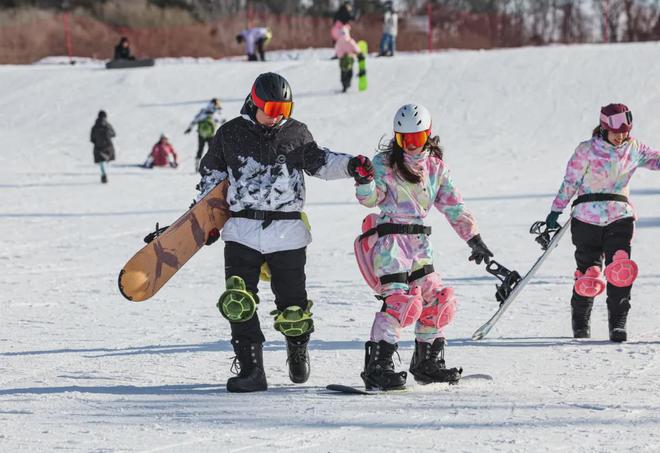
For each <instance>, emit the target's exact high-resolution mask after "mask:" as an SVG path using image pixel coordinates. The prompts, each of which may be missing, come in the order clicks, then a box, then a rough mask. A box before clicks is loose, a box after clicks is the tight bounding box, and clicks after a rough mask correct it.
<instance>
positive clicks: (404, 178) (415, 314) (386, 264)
mask: <svg viewBox="0 0 660 453" xmlns="http://www.w3.org/2000/svg"><path fill="white" fill-rule="evenodd" d="M373 167H374V170H375V178H374V180H373V181H369V182H367V183H366V184H360V185H357V187H356V196H357V199H358V201H359V202H360V203H361V204H362V205H364V206H366V207H369V208H374V207H378V208H379V209H380V214H370V215H369V216H367V218H366V219H365V220H364V222H365V223H364V225H363V226H367V227H366V228H363V231H364V230H367V231H366V232H365V233H364V234H363V235H362V236H361V238H360V240H361V241H368V242H367V244H368V248H369V249H370V251H369V252H368V253H364V254H363V253H360V252H359V250H363V249H362V248H358V247H356V257H357V258H358V264H359V265H360V269H361V270H362V273H363V274H366V273H370V274H371V275H372V279H373V282H374V283H373V284H371V283H370V285H371V286H372V288H374V289H375V290H376V291H377V292H378V293H379V296H378V298H379V299H380V300H382V301H383V306H382V308H381V311H380V312H378V313H376V315H375V319H374V322H373V325H372V328H371V338H370V340H369V341H368V342H367V343H366V344H365V364H364V371H363V372H362V373H361V377H362V379H363V381H364V384H365V386H366V388H367V389H380V390H393V389H399V388H403V387H404V386H405V383H406V377H407V373H406V372H405V371H402V372H396V371H395V369H394V363H393V361H392V356H393V354H394V353H395V352H396V351H397V349H398V342H399V339H400V336H401V329H402V328H403V327H407V326H409V325H412V324H415V352H414V354H413V357H412V360H411V362H410V367H409V370H410V372H411V373H412V375H413V376H414V377H415V380H416V381H417V382H419V383H421V384H429V383H432V382H450V383H454V382H457V381H458V380H459V379H460V378H461V373H462V369H460V368H447V367H446V366H445V360H444V345H445V338H444V332H443V328H444V327H445V326H446V325H447V324H449V323H450V322H451V321H452V319H453V317H454V313H455V311H456V299H455V297H454V290H453V289H452V288H450V287H447V286H445V285H444V284H443V282H442V280H441V278H440V275H439V274H438V273H437V272H436V271H435V269H434V267H433V248H432V245H431V241H430V240H429V236H428V235H429V234H431V228H430V227H427V226H424V223H423V219H424V218H425V217H426V216H427V215H428V213H429V212H430V211H431V208H432V207H433V206H435V207H436V209H438V210H439V211H440V212H442V213H443V214H444V215H445V217H446V218H447V220H448V221H449V223H450V225H451V226H452V227H453V229H454V230H455V231H456V233H457V234H458V235H459V236H460V237H461V239H463V240H465V241H467V245H468V246H469V247H470V249H471V250H472V253H471V255H470V256H469V260H470V261H475V262H476V264H481V262H482V261H485V262H486V263H489V262H490V258H491V257H492V256H493V254H492V253H491V251H490V250H489V249H488V247H486V244H484V242H483V241H482V240H481V236H480V235H479V233H478V230H477V223H476V220H475V218H474V217H473V216H472V214H471V213H470V212H469V211H468V210H467V208H466V207H465V205H464V204H463V201H462V199H461V195H460V193H459V192H458V189H457V188H456V187H455V186H454V183H453V181H452V179H451V177H450V176H449V169H448V167H447V165H446V164H445V162H444V161H443V150H442V148H441V147H440V143H439V138H438V137H437V136H432V135H431V114H430V113H429V111H428V110H427V109H426V108H425V107H424V106H422V105H419V104H407V105H404V106H403V107H401V108H400V109H399V110H398V111H397V112H396V114H395V116H394V138H393V139H392V140H390V141H389V143H387V145H385V146H381V152H380V153H378V154H376V156H375V157H374V161H373ZM365 173H368V171H365ZM361 244H362V243H361ZM360 247H362V245H360ZM361 261H362V263H361ZM365 268H366V269H369V271H366V272H365Z"/></svg>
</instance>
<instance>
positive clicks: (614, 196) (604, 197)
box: [571, 193, 628, 208]
mask: <svg viewBox="0 0 660 453" xmlns="http://www.w3.org/2000/svg"><path fill="white" fill-rule="evenodd" d="M591 201H623V202H624V203H628V197H626V196H625V195H621V194H618V193H586V194H584V195H580V196H579V197H577V198H576V199H575V201H574V202H573V204H572V205H571V208H574V207H575V206H576V205H578V204H580V203H589V202H591Z"/></svg>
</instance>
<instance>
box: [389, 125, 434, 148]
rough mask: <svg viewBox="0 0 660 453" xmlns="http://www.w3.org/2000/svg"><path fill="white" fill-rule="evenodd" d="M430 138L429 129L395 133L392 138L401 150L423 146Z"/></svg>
mask: <svg viewBox="0 0 660 453" xmlns="http://www.w3.org/2000/svg"><path fill="white" fill-rule="evenodd" d="M430 136H431V129H427V130H425V131H420V132H395V133H394V138H395V139H396V142H397V144H398V145H399V146H400V147H401V148H404V149H405V148H406V147H407V146H409V145H410V146H415V147H416V148H419V147H420V146H424V145H425V144H426V141H427V140H428V139H429V137H430Z"/></svg>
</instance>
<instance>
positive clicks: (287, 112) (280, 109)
mask: <svg viewBox="0 0 660 453" xmlns="http://www.w3.org/2000/svg"><path fill="white" fill-rule="evenodd" d="M259 108H261V110H263V111H264V113H265V114H266V115H268V116H270V117H271V118H277V117H278V116H280V115H282V116H283V117H284V118H288V117H290V116H291V111H292V110H293V102H275V101H266V102H264V106H263V108H262V107H259Z"/></svg>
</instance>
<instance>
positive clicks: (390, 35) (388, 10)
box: [378, 2, 399, 57]
mask: <svg viewBox="0 0 660 453" xmlns="http://www.w3.org/2000/svg"><path fill="white" fill-rule="evenodd" d="M384 6H385V14H384V15H383V37H382V38H381V39H380V51H379V53H378V56H380V57H392V56H394V51H395V50H396V35H397V31H398V22H399V16H398V15H397V13H396V11H394V7H393V6H392V2H385V3H384Z"/></svg>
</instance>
